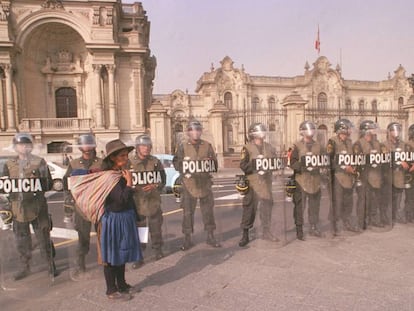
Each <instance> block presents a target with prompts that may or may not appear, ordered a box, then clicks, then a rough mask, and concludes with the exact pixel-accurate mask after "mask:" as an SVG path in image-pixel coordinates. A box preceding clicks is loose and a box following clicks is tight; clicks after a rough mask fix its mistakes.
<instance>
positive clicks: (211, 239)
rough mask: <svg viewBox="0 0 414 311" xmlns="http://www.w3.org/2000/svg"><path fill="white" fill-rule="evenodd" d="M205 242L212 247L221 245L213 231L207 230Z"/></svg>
mask: <svg viewBox="0 0 414 311" xmlns="http://www.w3.org/2000/svg"><path fill="white" fill-rule="evenodd" d="M206 243H207V244H208V245H210V246H212V247H221V245H220V243H218V242H217V240H216V238H215V237H214V233H213V231H208V233H207V241H206Z"/></svg>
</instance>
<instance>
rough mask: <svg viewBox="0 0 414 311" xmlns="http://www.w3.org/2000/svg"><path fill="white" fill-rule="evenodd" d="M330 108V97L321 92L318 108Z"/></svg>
mask: <svg viewBox="0 0 414 311" xmlns="http://www.w3.org/2000/svg"><path fill="white" fill-rule="evenodd" d="M327 108H328V97H327V96H326V94H325V93H319V95H318V109H319V110H326V109H327Z"/></svg>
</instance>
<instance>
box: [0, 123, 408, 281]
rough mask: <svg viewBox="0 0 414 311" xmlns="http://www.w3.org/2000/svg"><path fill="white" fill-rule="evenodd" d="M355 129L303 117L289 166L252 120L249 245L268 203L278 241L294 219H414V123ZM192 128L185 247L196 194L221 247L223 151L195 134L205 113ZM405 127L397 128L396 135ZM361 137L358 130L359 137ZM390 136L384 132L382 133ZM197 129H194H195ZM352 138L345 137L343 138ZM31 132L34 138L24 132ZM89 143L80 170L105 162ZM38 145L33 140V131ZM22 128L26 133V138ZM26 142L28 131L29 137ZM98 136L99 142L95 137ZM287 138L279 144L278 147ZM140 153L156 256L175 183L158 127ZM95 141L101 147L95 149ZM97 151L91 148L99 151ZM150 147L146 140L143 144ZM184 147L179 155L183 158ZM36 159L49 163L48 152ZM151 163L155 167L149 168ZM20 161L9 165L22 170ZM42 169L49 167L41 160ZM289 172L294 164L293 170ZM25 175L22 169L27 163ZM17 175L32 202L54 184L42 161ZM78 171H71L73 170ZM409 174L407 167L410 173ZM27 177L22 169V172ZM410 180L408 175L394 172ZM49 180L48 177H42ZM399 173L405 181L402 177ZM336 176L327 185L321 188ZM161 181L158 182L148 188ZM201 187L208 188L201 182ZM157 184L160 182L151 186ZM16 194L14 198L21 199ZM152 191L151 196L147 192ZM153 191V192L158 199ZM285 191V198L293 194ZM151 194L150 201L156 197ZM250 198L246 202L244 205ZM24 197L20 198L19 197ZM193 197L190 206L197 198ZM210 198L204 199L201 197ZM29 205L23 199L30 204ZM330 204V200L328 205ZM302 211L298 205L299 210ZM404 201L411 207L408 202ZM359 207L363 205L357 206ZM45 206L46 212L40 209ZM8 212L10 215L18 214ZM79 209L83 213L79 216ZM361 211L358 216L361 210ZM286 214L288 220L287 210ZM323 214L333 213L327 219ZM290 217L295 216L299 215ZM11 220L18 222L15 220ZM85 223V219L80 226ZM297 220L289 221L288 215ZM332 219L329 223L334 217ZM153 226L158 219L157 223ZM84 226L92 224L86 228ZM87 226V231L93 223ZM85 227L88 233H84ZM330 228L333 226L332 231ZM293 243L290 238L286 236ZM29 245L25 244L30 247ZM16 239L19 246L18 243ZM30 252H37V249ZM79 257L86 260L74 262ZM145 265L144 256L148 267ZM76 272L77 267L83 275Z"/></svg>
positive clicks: (320, 232) (179, 165)
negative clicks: (275, 185)
mask: <svg viewBox="0 0 414 311" xmlns="http://www.w3.org/2000/svg"><path fill="white" fill-rule="evenodd" d="M353 128H355V127H354V126H353V125H352V124H351V122H349V121H348V120H346V119H340V120H338V121H337V122H336V123H335V134H334V137H331V138H328V137H323V139H321V137H320V136H319V137H317V136H318V135H319V133H318V130H317V129H316V125H315V124H314V123H313V122H311V121H304V122H303V123H302V124H301V125H300V128H299V130H300V137H299V138H298V141H297V142H295V143H294V144H293V154H292V159H290V164H291V165H290V167H287V166H286V164H285V162H286V161H285V160H284V159H283V157H282V156H281V155H280V153H278V152H277V151H276V149H279V150H280V145H281V144H280V143H278V142H277V141H274V142H272V141H266V136H267V135H268V131H267V129H266V127H265V125H264V124H262V123H254V124H252V125H251V126H250V127H249V132H248V138H249V141H248V142H247V143H246V145H245V146H243V148H242V151H241V152H242V155H241V160H240V167H241V168H242V170H243V172H244V174H243V175H240V176H238V181H237V184H236V189H237V190H238V191H239V193H240V194H241V195H242V207H243V211H242V220H241V230H242V237H241V240H240V242H239V246H240V247H245V246H246V245H247V244H249V243H250V241H251V238H252V237H251V230H252V228H254V227H255V226H256V224H255V215H256V212H257V211H258V212H259V213H260V215H261V217H260V218H261V229H260V230H261V232H262V235H261V237H262V238H263V240H267V241H272V242H278V241H280V240H282V239H283V238H286V236H287V232H290V230H291V229H292V228H290V227H289V226H292V225H293V226H294V229H295V231H296V236H295V238H297V239H299V240H305V237H306V235H307V234H308V235H311V236H316V237H321V236H324V235H326V232H327V231H333V234H334V236H337V235H340V234H341V231H342V230H346V231H351V232H362V230H364V229H367V228H369V227H372V226H374V227H378V228H380V227H381V228H392V225H393V224H394V223H395V222H397V221H400V220H399V217H398V216H399V214H398V213H399V212H401V210H403V215H404V216H405V222H407V221H410V222H411V221H413V220H414V211H413V210H412V206H413V204H412V203H413V194H412V188H413V187H412V183H413V178H412V175H413V174H414V173H413V172H412V171H411V168H412V167H413V162H414V151H413V150H414V144H413V143H412V141H414V125H412V126H410V128H409V131H408V137H409V141H408V142H407V143H405V142H403V141H402V128H401V125H399V124H396V123H395V122H393V123H390V125H389V126H388V127H387V129H386V130H385V131H382V132H381V131H380V130H379V129H378V127H377V125H376V124H375V123H374V122H372V121H370V122H368V121H363V122H361V124H360V127H359V129H358V130H357V131H356V135H354V134H355V133H354V134H352V129H353ZM187 131H188V136H189V138H191V139H192V142H191V143H188V142H187V141H186V142H183V143H182V145H181V146H183V147H182V149H178V150H177V152H176V157H175V165H176V169H178V170H179V172H180V173H181V175H182V177H183V178H181V179H179V183H177V184H176V185H175V187H174V192H175V194H176V196H181V197H182V198H183V199H184V200H183V201H182V202H181V207H182V208H183V209H188V210H189V211H190V213H189V214H188V215H187V216H186V217H187V218H186V219H183V234H184V238H183V246H182V248H181V249H182V250H184V251H186V250H188V249H190V248H191V247H192V246H193V245H194V243H193V240H192V238H191V235H192V233H193V222H194V220H193V219H192V218H193V217H194V212H195V210H194V205H193V204H194V201H196V200H200V202H201V201H202V200H204V199H205V198H207V199H206V200H204V201H203V204H206V205H205V207H203V208H205V213H206V214H207V215H209V218H207V219H208V220H206V223H205V228H206V229H205V230H206V231H207V239H206V243H207V244H208V245H210V246H212V247H220V243H219V242H218V240H217V239H216V237H215V235H214V231H215V229H216V225H215V219H214V210H213V205H214V201H212V200H211V184H210V180H211V176H210V174H211V173H214V172H217V170H218V169H219V168H218V166H217V159H216V158H215V155H214V153H212V152H211V144H210V143H208V142H207V141H205V140H203V139H202V138H201V136H198V135H196V134H194V137H192V136H191V135H193V133H200V132H202V126H201V124H200V123H199V122H198V121H193V122H192V123H191V122H190V124H189V126H188V128H187ZM395 133H396V134H395ZM352 135H354V137H352ZM381 135H382V136H381ZM190 136H191V137H190ZM342 136H343V137H344V138H341V137H342ZM23 138H27V137H26V136H23V137H22V139H23ZM81 138H83V139H84V140H85V141H79V142H78V145H79V148H80V149H82V150H81V151H82V152H83V153H85V154H87V153H88V152H91V154H92V155H91V157H90V158H88V159H86V158H84V159H78V160H77V159H75V160H74V162H72V163H71V166H70V167H71V171H72V173H74V172H78V173H79V172H80V171H82V170H89V171H90V170H91V167H93V165H96V168H99V166H100V165H101V161H100V160H99V159H98V157H97V155H96V152H95V153H94V151H93V150H94V148H96V142H95V141H94V140H93V139H92V138H91V137H90V135H86V136H81ZM27 139H28V140H29V143H32V138H27ZM18 140H19V136H18V135H17V137H16V144H17V143H18ZM23 140H24V139H23ZM88 140H89V141H88ZM278 144H279V145H278ZM135 145H136V149H137V151H133V153H131V155H130V163H131V166H130V168H129V169H130V171H131V172H132V176H133V185H134V187H138V188H137V192H136V195H135V196H134V200H135V202H136V205H137V209H138V214H141V215H143V216H144V217H143V218H145V224H144V225H145V226H148V227H150V231H151V230H152V232H151V233H150V234H152V236H151V241H152V243H153V244H154V245H153V246H152V247H153V248H154V250H155V252H156V259H161V258H162V257H163V256H164V254H163V252H162V246H163V240H162V236H163V233H162V232H161V231H162V229H161V228H162V213H160V211H161V206H160V198H159V194H160V185H162V184H164V183H165V176H163V174H162V171H163V168H162V165H160V163H159V162H158V161H157V160H156V159H154V157H152V156H151V155H150V151H151V147H152V141H151V139H150V137H149V136H148V135H144V136H142V135H140V136H139V137H137V139H136V142H135ZM195 145H196V146H198V147H197V148H199V149H197V152H199V151H200V150H201V152H202V153H204V155H203V157H202V158H199V157H198V153H197V152H194V151H193V149H192V148H193V146H195ZM139 146H142V147H144V146H147V147H146V148H147V149H148V150H149V151H147V153H145V155H143V156H142V157H141V158H140V155H138V154H137V153H136V152H138V148H139ZM86 147H91V148H86ZM89 149H91V150H89ZM140 149H141V148H140ZM177 155H178V156H177ZM36 163H39V165H40V164H41V161H40V160H37V162H36ZM148 163H150V166H149V168H148V166H147V165H148ZM404 163H405V164H407V165H408V166H409V168H408V169H407V167H406V166H405V164H404ZM12 164H13V163H11V164H9V165H11V167H12V169H11V171H13V170H14V168H13V165H12ZM34 171H35V172H38V171H41V170H40V169H37V168H35V169H34ZM280 172H281V175H278V176H281V177H282V178H283V179H282V181H283V182H284V183H285V191H286V192H285V193H284V194H283V196H285V195H286V196H287V197H290V198H292V202H293V204H292V202H287V201H286V200H283V201H284V203H282V204H283V205H284V206H283V208H282V212H285V211H286V210H288V209H289V212H291V213H292V214H290V215H289V214H288V213H286V214H285V215H283V217H285V218H286V219H288V221H287V220H283V221H284V223H283V224H279V223H278V225H276V226H279V225H280V226H283V229H282V231H284V232H283V234H284V236H283V235H281V234H275V230H274V227H275V225H274V224H273V220H274V219H275V217H274V215H275V212H279V211H276V210H275V207H277V206H276V205H277V204H279V203H276V204H274V201H277V202H279V200H278V197H277V196H278V195H279V194H277V192H276V191H274V190H273V189H272V181H273V179H274V176H275V175H277V174H278V173H280ZM286 172H288V173H287V174H286ZM17 173H19V174H20V173H22V171H21V168H18V169H17ZM17 173H16V174H15V176H12V175H13V174H10V176H9V177H8V178H4V179H0V188H1V189H3V191H4V192H5V193H9V194H10V195H11V201H12V200H14V201H13V202H22V201H23V199H24V198H25V197H24V196H22V194H23V193H26V194H27V193H38V192H40V193H43V192H44V191H47V190H48V188H47V186H43V185H45V184H46V183H45V182H44V181H43V179H45V178H46V179H47V177H39V178H33V177H32V174H33V169H31V170H29V171H27V172H26V171H25V174H27V177H25V178H20V179H19V178H15V177H17V176H18V175H19V174H17ZM72 173H70V172H68V176H67V177H69V178H70V174H72ZM400 173H402V174H400ZM19 176H20V175H19ZM394 176H397V177H398V178H401V176H402V178H403V180H401V179H398V178H394ZM42 178H43V179H42ZM397 179H398V180H397ZM322 184H326V185H327V187H326V188H324V187H323V186H321V185H322ZM149 185H152V186H151V187H147V186H149ZM200 185H201V186H200ZM147 188H151V189H149V190H148V189H147ZM67 190H68V191H67V192H68V193H67V194H65V195H67V197H66V198H65V216H66V217H67V219H68V220H67V222H72V223H73V222H78V221H79V223H78V225H77V229H76V230H77V231H78V232H79V236H80V237H81V236H85V233H86V235H89V233H90V230H91V227H90V222H89V224H88V223H87V222H86V223H85V219H83V220H82V216H81V215H80V217H78V219H77V218H76V216H77V207H76V202H74V201H73V199H72V198H71V197H70V191H69V190H70V189H67ZM403 191H405V202H402V201H401V200H402V197H401V194H402V192H403ZM322 195H326V196H327V197H328V199H329V200H328V204H326V202H324V204H321V196H322ZM13 196H14V197H13ZM347 196H348V198H349V196H351V197H353V196H356V200H355V202H352V203H349V202H346V199H347ZM144 197H145V200H143V198H144ZM148 198H151V200H152V201H151V200H148ZM283 199H285V198H283ZM148 202H150V203H148ZM238 203H240V202H237V204H238ZM374 203H375V204H378V206H379V207H378V209H379V211H378V210H374V209H371V206H370V205H375V204H374ZM19 204H20V203H19ZM19 204H18V203H13V204H12V205H13V206H14V209H13V211H12V212H13V218H14V219H13V221H14V222H15V221H18V220H16V217H18V216H17V214H18V213H19V210H21V208H20V207H21V206H19ZM187 204H188V205H187ZM200 204H201V203H200ZM20 205H21V204H20ZM323 205H327V207H325V208H326V210H322V209H323ZM292 206H293V210H292V211H290V209H292ZM402 206H404V207H402ZM357 207H360V208H359V210H357ZM306 208H307V209H308V210H311V211H310V212H309V216H308V217H307V218H306V215H304V211H305V209H306ZM34 214H36V212H35V213H34ZM9 215H10V214H8V218H7V219H9V218H10V216H9ZM78 216H79V215H78ZM351 216H352V217H353V218H352V217H351ZM32 217H33V216H31V218H30V219H31V220H27V219H25V218H24V219H22V221H21V222H23V223H25V222H28V221H29V222H30V221H32V220H33V219H35V218H36V217H39V214H37V215H34V218H33V219H32ZM277 217H279V218H282V216H281V214H277ZM321 218H323V219H321ZM290 219H292V220H293V221H294V223H293V224H291V223H290ZM9 221H10V220H9ZM80 222H84V223H83V224H82V225H80ZM288 222H289V223H288ZM327 223H329V226H326V224H327ZM151 226H152V227H151ZM79 228H83V229H79ZM85 228H86V229H85ZM82 230H83V231H82ZM324 233H325V234H324ZM283 242H286V241H283ZM42 243H43V244H45V245H46V246H43V248H44V250H45V253H46V258H47V261H48V262H50V267H51V268H50V271H49V272H50V274H51V275H52V276H54V275H57V273H56V268H53V266H54V262H53V255H52V253H51V251H50V249H51V244H52V243H51V240H50V236H49V237H48V238H47V236H46V239H45V241H42ZM28 244H29V243H27V245H25V246H26V247H27V248H28ZM13 246H15V245H13ZM88 250H89V240H81V238H80V239H79V246H78V247H77V249H76V250H74V252H73V255H72V257H73V258H71V259H70V260H71V262H73V263H72V264H73V267H71V268H73V269H74V270H76V274H79V273H82V272H85V270H86V267H85V256H86V255H87V253H88ZM28 258H29V257H28ZM73 259H76V260H73ZM28 262H29V260H28V259H27V260H26V261H25V262H24V263H23V269H22V270H19V269H17V265H16V266H15V267H14V268H15V270H16V272H17V273H20V274H18V275H17V276H18V277H17V278H15V279H17V280H18V279H20V278H22V277H25V276H27V275H28V274H29V269H28ZM140 264H142V263H139V262H137V263H134V265H135V267H139V266H140ZM73 276H74V277H75V274H74V275H73Z"/></svg>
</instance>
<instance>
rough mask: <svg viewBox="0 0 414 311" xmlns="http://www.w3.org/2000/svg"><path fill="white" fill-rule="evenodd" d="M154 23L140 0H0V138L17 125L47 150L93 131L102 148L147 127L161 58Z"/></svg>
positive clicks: (6, 139) (7, 136)
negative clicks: (155, 49) (152, 35)
mask: <svg viewBox="0 0 414 311" xmlns="http://www.w3.org/2000/svg"><path fill="white" fill-rule="evenodd" d="M149 31H150V23H149V21H148V18H147V16H146V12H145V11H144V9H143V7H142V5H141V3H138V2H136V3H134V4H122V3H121V1H120V0H96V1H89V0H73V1H72V0H65V1H59V0H12V1H11V0H1V1H0V77H1V80H0V82H1V87H0V144H1V146H2V147H4V146H7V145H9V144H10V142H11V138H12V137H13V135H14V133H15V132H16V131H28V132H30V133H32V134H33V135H34V137H35V140H36V142H37V143H39V144H40V145H42V146H43V147H42V153H44V154H46V153H49V154H50V153H54V152H62V151H63V150H64V149H62V148H63V146H64V145H66V144H71V143H73V142H75V141H76V138H77V137H78V135H79V134H80V133H85V132H88V131H93V132H94V133H95V134H96V136H97V141H98V144H99V146H98V148H101V149H102V148H104V145H105V143H106V142H107V141H108V140H110V139H114V138H118V137H120V138H121V139H124V140H125V141H130V140H132V139H133V138H135V136H136V135H137V134H139V133H142V132H144V131H145V130H146V129H147V128H148V124H147V123H148V120H147V119H146V115H147V114H146V110H147V109H148V107H149V106H150V103H151V96H152V81H153V79H154V71H155V66H156V60H155V57H153V56H151V55H150V49H149ZM69 151H70V150H69Z"/></svg>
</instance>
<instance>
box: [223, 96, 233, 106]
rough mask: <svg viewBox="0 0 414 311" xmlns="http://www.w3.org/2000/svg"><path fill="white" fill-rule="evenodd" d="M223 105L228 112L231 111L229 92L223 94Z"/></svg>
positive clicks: (231, 97)
mask: <svg viewBox="0 0 414 311" xmlns="http://www.w3.org/2000/svg"><path fill="white" fill-rule="evenodd" d="M224 105H226V107H227V108H228V109H229V110H232V109H233V95H232V94H231V93H230V92H226V93H224Z"/></svg>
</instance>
